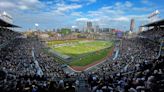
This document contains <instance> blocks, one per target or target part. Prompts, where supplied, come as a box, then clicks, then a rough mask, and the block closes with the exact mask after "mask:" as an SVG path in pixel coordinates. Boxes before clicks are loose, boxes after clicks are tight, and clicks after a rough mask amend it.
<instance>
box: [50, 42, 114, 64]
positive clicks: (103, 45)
mask: <svg viewBox="0 0 164 92" xmlns="http://www.w3.org/2000/svg"><path fill="white" fill-rule="evenodd" d="M48 46H49V47H50V48H51V49H52V50H53V51H55V52H57V53H60V55H64V56H69V57H70V59H69V61H70V62H69V63H68V64H69V65H71V66H85V65H88V64H91V63H93V62H95V61H98V60H101V59H102V58H104V57H106V56H107V55H108V52H109V51H110V50H111V47H112V46H113V42H111V41H100V40H67V41H49V42H48Z"/></svg>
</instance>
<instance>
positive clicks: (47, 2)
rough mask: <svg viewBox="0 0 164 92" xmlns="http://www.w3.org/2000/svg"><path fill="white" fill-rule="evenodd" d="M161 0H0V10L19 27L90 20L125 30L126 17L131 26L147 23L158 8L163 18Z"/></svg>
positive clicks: (163, 0)
mask: <svg viewBox="0 0 164 92" xmlns="http://www.w3.org/2000/svg"><path fill="white" fill-rule="evenodd" d="M163 3H164V0H0V12H3V11H6V12H7V13H9V14H10V15H11V16H12V17H13V20H14V24H16V25H19V26H21V27H22V29H21V30H23V31H24V30H27V29H29V28H35V24H36V23H37V24H39V28H40V29H53V28H55V29H56V28H63V27H68V28H71V27H72V26H74V27H79V28H82V27H83V26H85V23H86V21H92V22H93V24H94V25H99V26H100V27H108V28H116V29H119V30H129V26H130V20H131V19H132V18H133V19H134V20H135V29H136V30H137V29H138V27H139V26H140V25H142V24H145V23H148V22H149V20H150V19H148V16H149V15H150V14H151V13H152V12H153V11H155V10H159V11H160V14H159V15H158V16H157V17H158V18H160V19H162V18H164V6H163Z"/></svg>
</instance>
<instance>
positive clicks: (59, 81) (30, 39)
mask: <svg viewBox="0 0 164 92" xmlns="http://www.w3.org/2000/svg"><path fill="white" fill-rule="evenodd" d="M72 1H78V0H72ZM38 4H39V3H38ZM89 4H90V3H89ZM89 4H88V5H89ZM119 5H120V4H119ZM59 6H60V5H59ZM61 6H62V5H61ZM63 6H64V5H63ZM0 7H1V3H0ZM76 7H79V6H76ZM76 7H73V8H76ZM24 8H25V7H24ZM24 8H23V9H24ZM68 8H71V7H70V6H69V7H68ZM108 8H109V7H108ZM108 8H103V9H102V10H106V9H108ZM61 10H62V9H61ZM62 11H63V10H62ZM56 13H57V12H56ZM5 16H6V15H5ZM10 19H12V18H10ZM85 21H86V19H85ZM135 21H137V19H135ZM92 22H93V21H90V20H89V23H90V24H91V27H90V29H92V30H94V28H92V26H94V23H93V25H92ZM133 22H134V21H133ZM86 23H87V22H86ZM79 24H80V23H79ZM38 27H39V25H38V26H37V28H36V29H37V30H36V31H34V32H33V31H30V32H29V31H28V32H19V31H16V29H14V28H21V26H19V25H17V24H14V23H13V22H8V21H5V20H4V19H1V18H0V92H164V19H161V20H158V21H154V22H151V23H147V24H145V25H142V26H140V27H145V28H146V30H144V31H142V32H139V33H136V34H135V36H133V32H134V31H132V34H128V32H124V31H120V30H116V29H112V30H108V29H106V30H108V31H105V32H102V31H101V32H97V31H96V32H94V31H93V32H85V30H83V31H84V32H79V31H78V32H72V31H71V29H69V28H63V29H61V30H58V31H57V32H51V31H48V32H41V31H39V28H38ZM133 27H134V26H133ZM133 27H132V29H133V30H135V28H133ZM129 35H130V38H129V37H128V36H129ZM62 56H63V57H62ZM64 56H65V57H64Z"/></svg>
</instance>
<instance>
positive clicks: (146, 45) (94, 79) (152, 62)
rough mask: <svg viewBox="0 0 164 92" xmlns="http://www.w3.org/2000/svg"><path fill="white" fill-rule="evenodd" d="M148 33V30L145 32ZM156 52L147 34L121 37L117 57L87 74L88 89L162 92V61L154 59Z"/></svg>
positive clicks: (157, 48) (117, 91)
mask: <svg viewBox="0 0 164 92" xmlns="http://www.w3.org/2000/svg"><path fill="white" fill-rule="evenodd" d="M159 31H160V30H159ZM145 33H146V32H144V34H145ZM149 33H150V34H151V33H152V32H151V31H148V32H147V33H146V34H149ZM150 34H149V35H150ZM153 34H156V33H152V35H153ZM157 34H158V31H157ZM157 34H156V35H157ZM160 35H163V33H160ZM158 51H159V43H156V42H155V41H154V42H153V41H152V40H150V39H148V38H147V37H146V38H141V37H136V38H131V39H123V40H122V45H121V46H120V55H119V56H118V57H117V59H116V60H114V61H113V62H108V63H105V64H103V65H101V66H100V68H98V69H97V70H96V71H94V73H91V74H90V76H89V78H88V81H89V84H90V87H91V89H92V91H93V92H96V91H98V92H163V91H164V89H163V86H164V80H163V78H164V68H163V65H164V62H163V61H164V60H163V58H157V57H158Z"/></svg>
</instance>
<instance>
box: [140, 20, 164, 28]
mask: <svg viewBox="0 0 164 92" xmlns="http://www.w3.org/2000/svg"><path fill="white" fill-rule="evenodd" d="M160 25H164V19H162V20H159V21H155V22H152V23H148V24H146V25H143V26H141V27H151V26H160Z"/></svg>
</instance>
